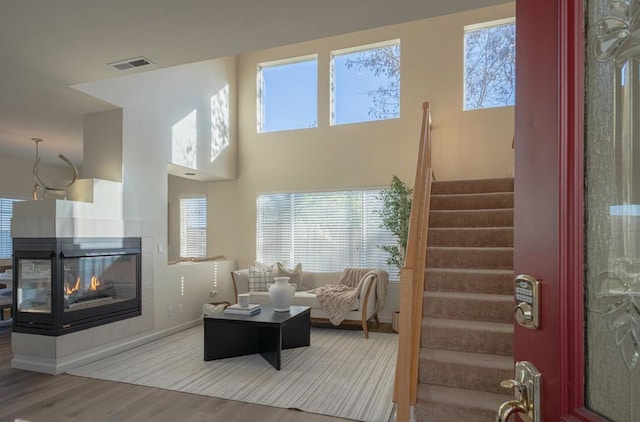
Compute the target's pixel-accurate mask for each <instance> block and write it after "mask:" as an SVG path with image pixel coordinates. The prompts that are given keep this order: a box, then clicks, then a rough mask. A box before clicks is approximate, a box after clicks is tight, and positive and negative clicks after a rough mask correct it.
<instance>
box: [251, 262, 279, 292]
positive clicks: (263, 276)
mask: <svg viewBox="0 0 640 422" xmlns="http://www.w3.org/2000/svg"><path fill="white" fill-rule="evenodd" d="M273 283H274V281H273V271H271V270H260V269H258V268H256V267H252V266H251V265H249V291H250V292H268V291H269V285H270V284H273Z"/></svg>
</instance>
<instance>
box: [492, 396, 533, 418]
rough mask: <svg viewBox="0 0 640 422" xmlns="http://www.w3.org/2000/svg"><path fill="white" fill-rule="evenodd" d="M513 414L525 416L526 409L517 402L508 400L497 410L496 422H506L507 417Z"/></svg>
mask: <svg viewBox="0 0 640 422" xmlns="http://www.w3.org/2000/svg"><path fill="white" fill-rule="evenodd" d="M514 413H521V414H523V415H526V414H527V409H525V407H524V406H523V405H522V403H520V402H519V401H515V400H509V401H506V402H504V403H502V405H500V408H499V409H498V417H497V418H496V422H507V421H508V420H509V417H510V416H511V415H513V414H514Z"/></svg>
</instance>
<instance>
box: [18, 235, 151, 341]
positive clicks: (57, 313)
mask: <svg viewBox="0 0 640 422" xmlns="http://www.w3.org/2000/svg"><path fill="white" fill-rule="evenodd" d="M13 251H14V252H13V268H14V270H13V273H14V275H13V287H14V288H13V303H14V325H13V329H14V331H16V332H21V333H32V334H43V335H51V336H59V335H63V334H67V333H71V332H73V331H78V330H83V329H86V328H90V327H95V326H98V325H102V324H107V323H110V322H115V321H119V320H122V319H126V318H132V317H135V316H138V315H140V314H141V311H140V309H141V299H140V289H141V280H140V278H141V268H140V259H141V242H140V238H14V239H13Z"/></svg>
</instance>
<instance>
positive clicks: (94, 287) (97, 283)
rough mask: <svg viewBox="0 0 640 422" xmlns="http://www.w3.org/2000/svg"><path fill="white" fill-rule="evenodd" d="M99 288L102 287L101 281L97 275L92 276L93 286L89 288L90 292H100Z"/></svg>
mask: <svg viewBox="0 0 640 422" xmlns="http://www.w3.org/2000/svg"><path fill="white" fill-rule="evenodd" d="M98 286H100V280H98V277H96V276H95V275H92V276H91V286H90V287H89V290H90V291H92V292H95V291H96V290H98Z"/></svg>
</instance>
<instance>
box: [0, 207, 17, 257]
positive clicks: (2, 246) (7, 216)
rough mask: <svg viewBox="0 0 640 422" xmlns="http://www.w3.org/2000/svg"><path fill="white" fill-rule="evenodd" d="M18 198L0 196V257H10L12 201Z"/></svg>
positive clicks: (11, 248) (11, 251)
mask: <svg viewBox="0 0 640 422" xmlns="http://www.w3.org/2000/svg"><path fill="white" fill-rule="evenodd" d="M16 201H19V200H18V199H8V198H0V258H2V259H7V258H11V255H12V254H13V246H12V243H11V217H12V216H13V203H14V202H16Z"/></svg>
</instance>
